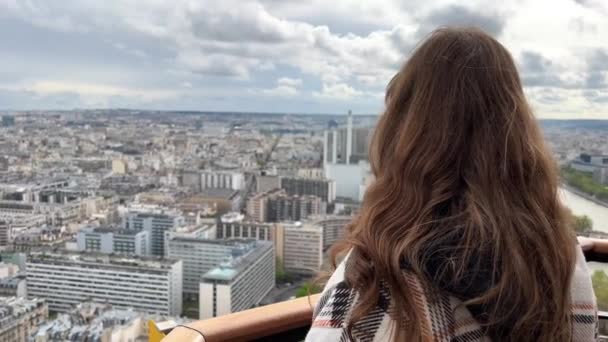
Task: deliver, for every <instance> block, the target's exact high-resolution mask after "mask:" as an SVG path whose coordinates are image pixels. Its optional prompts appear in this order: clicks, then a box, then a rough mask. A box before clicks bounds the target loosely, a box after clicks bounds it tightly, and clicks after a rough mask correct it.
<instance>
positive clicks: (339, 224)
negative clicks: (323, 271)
mask: <svg viewBox="0 0 608 342" xmlns="http://www.w3.org/2000/svg"><path fill="white" fill-rule="evenodd" d="M352 220H353V217H352V216H349V215H327V216H313V217H309V220H308V221H307V222H309V223H310V224H313V225H316V226H321V227H322V228H323V250H324V251H325V250H327V249H328V248H329V247H331V246H332V245H333V244H334V243H336V242H337V241H338V240H340V239H342V238H343V236H344V231H345V229H346V226H347V225H348V224H349V223H350V222H351V221H352Z"/></svg>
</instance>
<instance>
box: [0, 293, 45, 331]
mask: <svg viewBox="0 0 608 342" xmlns="http://www.w3.org/2000/svg"><path fill="white" fill-rule="evenodd" d="M48 317H49V309H48V306H47V304H46V302H45V301H44V299H37V298H34V299H25V298H22V297H19V298H16V297H0V322H1V323H0V341H3V342H5V341H6V342H9V341H10V342H13V341H28V338H29V336H30V334H31V333H32V332H33V331H34V330H35V329H36V326H37V325H38V324H41V323H42V322H44V321H46V320H47V319H48Z"/></svg>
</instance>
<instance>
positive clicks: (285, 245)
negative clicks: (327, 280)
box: [275, 222, 323, 275]
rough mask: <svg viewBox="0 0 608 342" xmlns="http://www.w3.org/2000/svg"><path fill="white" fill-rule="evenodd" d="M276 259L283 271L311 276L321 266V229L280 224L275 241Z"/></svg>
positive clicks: (316, 226) (315, 226)
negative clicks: (280, 262)
mask: <svg viewBox="0 0 608 342" xmlns="http://www.w3.org/2000/svg"><path fill="white" fill-rule="evenodd" d="M275 246H276V255H277V258H279V259H281V260H282V261H283V267H284V268H285V271H287V272H290V273H296V274H306V275H313V274H317V273H318V272H319V271H320V270H321V265H322V264H323V228H322V227H321V226H318V225H312V224H301V223H299V222H296V223H281V224H279V225H278V226H277V237H276V241H275Z"/></svg>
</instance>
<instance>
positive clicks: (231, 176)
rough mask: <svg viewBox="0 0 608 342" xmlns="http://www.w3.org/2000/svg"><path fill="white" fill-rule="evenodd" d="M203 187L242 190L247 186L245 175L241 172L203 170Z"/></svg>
mask: <svg viewBox="0 0 608 342" xmlns="http://www.w3.org/2000/svg"><path fill="white" fill-rule="evenodd" d="M200 177H201V181H200V184H201V190H202V189H210V188H215V189H232V190H241V189H243V187H244V186H245V176H244V175H243V174H242V173H240V172H228V171H201V173H200Z"/></svg>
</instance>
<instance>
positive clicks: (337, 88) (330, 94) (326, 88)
mask: <svg viewBox="0 0 608 342" xmlns="http://www.w3.org/2000/svg"><path fill="white" fill-rule="evenodd" d="M363 95H365V93H364V92H362V91H359V90H356V89H354V88H353V87H351V86H349V85H348V84H345V83H336V84H327V83H323V88H322V89H321V91H320V92H314V93H313V96H314V97H317V98H321V99H326V100H328V99H329V100H339V101H345V100H350V99H352V98H354V97H356V96H363Z"/></svg>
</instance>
